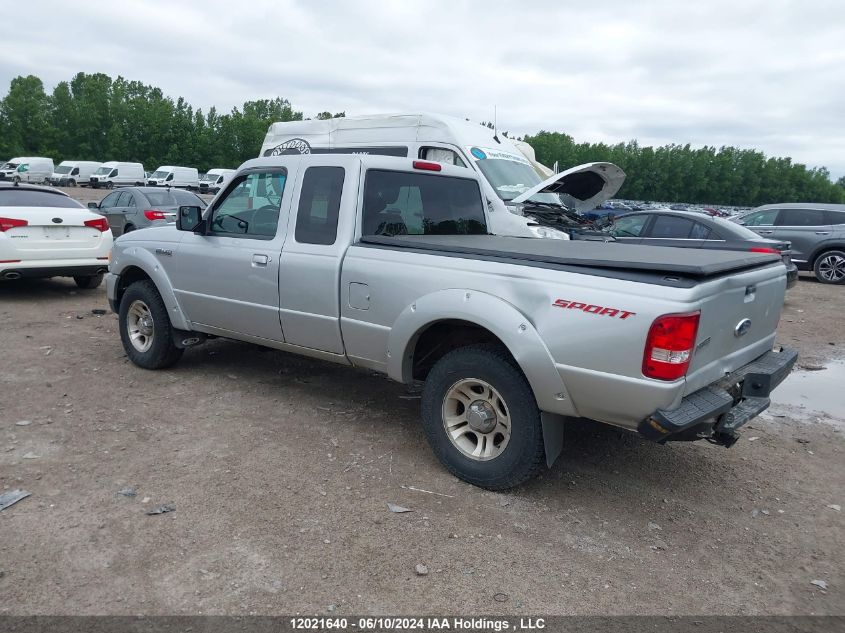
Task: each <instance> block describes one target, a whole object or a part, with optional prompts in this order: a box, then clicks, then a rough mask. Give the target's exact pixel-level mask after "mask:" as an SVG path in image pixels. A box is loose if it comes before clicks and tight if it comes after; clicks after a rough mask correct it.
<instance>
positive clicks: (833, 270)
mask: <svg viewBox="0 0 845 633" xmlns="http://www.w3.org/2000/svg"><path fill="white" fill-rule="evenodd" d="M813 272H814V273H816V279H818V280H819V281H820V282H822V283H823V284H845V251H839V250H833V251H825V252H824V253H822V254H821V255H819V256H818V257H816V261H815V263H814V264H813Z"/></svg>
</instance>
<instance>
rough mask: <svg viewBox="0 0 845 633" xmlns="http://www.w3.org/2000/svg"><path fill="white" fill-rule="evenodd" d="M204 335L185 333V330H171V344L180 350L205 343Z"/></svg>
mask: <svg viewBox="0 0 845 633" xmlns="http://www.w3.org/2000/svg"><path fill="white" fill-rule="evenodd" d="M206 338H207V337H206V335H205V334H202V333H200V332H186V331H185V330H175V329H174V330H173V344H174V345H175V346H176V347H180V348H182V349H184V348H186V347H193V346H194V345H199V344H200V343H205V341H206Z"/></svg>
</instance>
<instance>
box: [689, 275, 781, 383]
mask: <svg viewBox="0 0 845 633" xmlns="http://www.w3.org/2000/svg"><path fill="white" fill-rule="evenodd" d="M705 287H706V290H707V292H706V295H705V296H703V297H702V298H701V320H700V322H699V327H698V337H697V338H696V349H695V352H694V354H693V358H692V362H691V363H690V370H689V372H688V373H687V381H686V389H685V392H686V393H692V392H693V391H696V390H698V389H700V388H702V387H705V386H707V385H708V384H710V383H711V382H713V381H715V380H718V379H720V378H722V377H723V376H724V375H725V374H728V373H731V372H733V371H735V370H737V369H738V368H740V367H742V366H743V365H746V364H748V363H750V362H751V361H752V360H754V359H755V358H757V357H758V356H760V355H762V354H764V353H766V352H767V351H769V350H771V349H772V346H773V344H774V335H775V330H776V329H777V325H778V320H779V319H780V313H781V309H782V308H783V300H784V295H785V292H786V269H785V268H784V267H783V266H781V265H775V266H767V267H766V268H762V269H757V270H752V271H746V272H742V273H735V274H733V275H730V276H726V277H723V278H721V279H714V280H711V281H709V282H707V283H706V284H705ZM702 290H704V288H702Z"/></svg>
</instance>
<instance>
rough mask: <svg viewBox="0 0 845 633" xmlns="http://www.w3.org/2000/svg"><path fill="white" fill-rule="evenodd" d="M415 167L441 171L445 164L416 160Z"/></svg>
mask: <svg viewBox="0 0 845 633" xmlns="http://www.w3.org/2000/svg"><path fill="white" fill-rule="evenodd" d="M414 169H424V170H426V171H440V170H441V169H443V165H441V164H440V163H432V162H431V161H428V160H415V161H414Z"/></svg>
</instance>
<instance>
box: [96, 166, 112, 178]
mask: <svg viewBox="0 0 845 633" xmlns="http://www.w3.org/2000/svg"><path fill="white" fill-rule="evenodd" d="M111 170H112V168H111V167H100V168H98V169H97V171H95V172H94V174H96V175H97V176H108V175H109V173H110V172H111Z"/></svg>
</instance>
